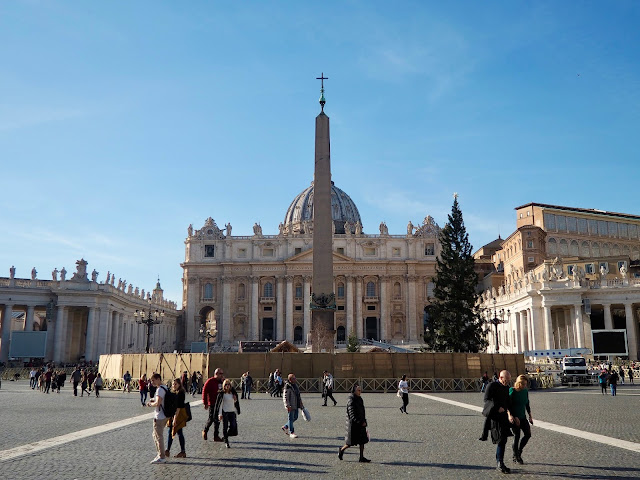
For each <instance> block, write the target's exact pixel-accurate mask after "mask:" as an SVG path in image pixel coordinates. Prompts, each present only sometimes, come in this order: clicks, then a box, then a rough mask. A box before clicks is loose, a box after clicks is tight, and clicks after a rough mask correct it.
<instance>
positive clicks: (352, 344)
mask: <svg viewBox="0 0 640 480" xmlns="http://www.w3.org/2000/svg"><path fill="white" fill-rule="evenodd" d="M359 348H360V342H358V336H357V335H356V332H354V331H353V330H352V331H351V333H350V334H349V338H348V339H347V352H351V353H354V352H357V351H358V349H359Z"/></svg>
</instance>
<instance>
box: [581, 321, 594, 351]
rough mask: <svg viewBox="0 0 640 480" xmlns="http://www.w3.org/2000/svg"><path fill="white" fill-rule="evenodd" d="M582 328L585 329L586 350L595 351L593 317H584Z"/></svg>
mask: <svg viewBox="0 0 640 480" xmlns="http://www.w3.org/2000/svg"><path fill="white" fill-rule="evenodd" d="M582 319H583V321H582V327H583V328H584V348H590V349H591V350H593V338H592V337H591V315H587V314H586V313H585V314H584V315H583V316H582Z"/></svg>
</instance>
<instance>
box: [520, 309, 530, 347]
mask: <svg viewBox="0 0 640 480" xmlns="http://www.w3.org/2000/svg"><path fill="white" fill-rule="evenodd" d="M519 313H520V346H521V347H522V352H525V351H527V350H529V335H528V330H529V328H528V323H529V315H527V311H526V310H522V311H521V312H519Z"/></svg>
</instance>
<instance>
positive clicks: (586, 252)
mask: <svg viewBox="0 0 640 480" xmlns="http://www.w3.org/2000/svg"><path fill="white" fill-rule="evenodd" d="M580 255H581V256H583V257H589V256H590V255H591V252H590V251H589V242H582V248H581V252H580Z"/></svg>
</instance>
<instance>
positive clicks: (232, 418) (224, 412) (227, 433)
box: [213, 378, 240, 448]
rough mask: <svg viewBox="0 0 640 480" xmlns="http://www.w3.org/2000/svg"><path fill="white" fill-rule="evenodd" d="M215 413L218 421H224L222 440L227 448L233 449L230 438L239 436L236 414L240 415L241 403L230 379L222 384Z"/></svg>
mask: <svg viewBox="0 0 640 480" xmlns="http://www.w3.org/2000/svg"><path fill="white" fill-rule="evenodd" d="M234 410H235V411H234ZM213 412H214V415H216V416H218V419H220V420H222V438H223V440H224V443H225V445H226V446H227V448H231V445H229V437H235V436H237V435H238V421H237V418H236V412H238V415H240V402H239V401H238V394H237V393H236V390H235V388H233V387H232V386H231V380H229V379H228V378H227V379H226V380H225V381H224V382H222V390H220V391H219V392H218V396H217V397H216V404H215V406H214V410H213Z"/></svg>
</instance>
